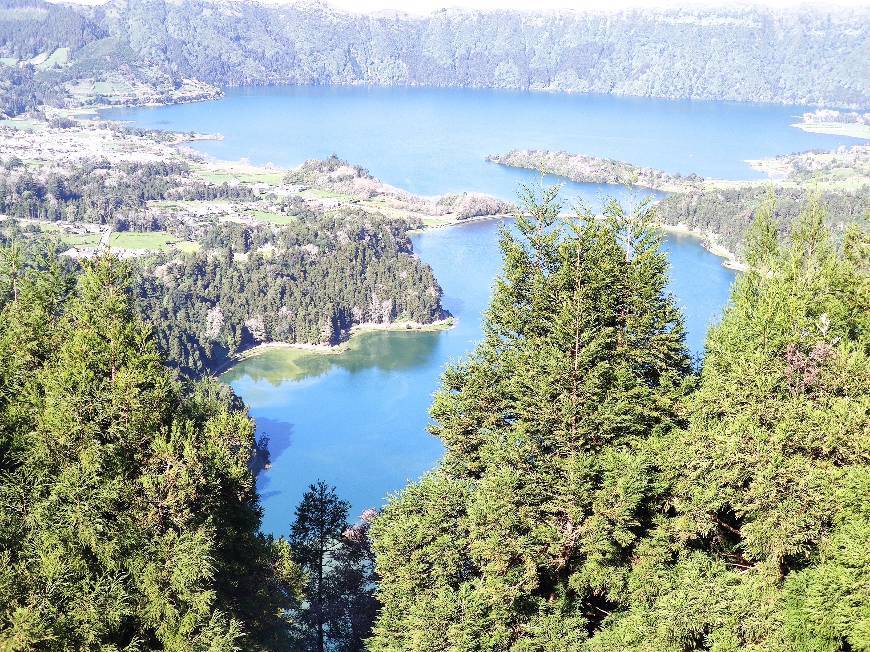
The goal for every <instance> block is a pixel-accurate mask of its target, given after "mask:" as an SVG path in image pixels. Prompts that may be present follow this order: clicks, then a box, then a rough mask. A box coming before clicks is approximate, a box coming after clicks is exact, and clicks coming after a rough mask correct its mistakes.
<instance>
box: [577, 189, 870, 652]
mask: <svg viewBox="0 0 870 652" xmlns="http://www.w3.org/2000/svg"><path fill="white" fill-rule="evenodd" d="M757 220H758V221H757V223H756V224H755V225H753V233H755V234H756V235H757V237H753V238H750V241H751V242H752V243H753V249H752V251H751V252H750V255H749V260H751V261H752V267H751V268H750V269H749V270H748V271H747V272H746V273H745V274H743V275H742V276H741V277H740V278H739V279H738V281H737V282H736V285H735V287H734V290H733V293H732V299H731V303H730V305H729V306H728V308H727V310H726V312H725V314H724V317H723V319H722V322H721V323H720V324H719V325H717V326H715V327H713V328H712V329H711V331H710V334H709V336H708V339H707V344H706V355H705V358H704V365H703V371H702V374H701V379H700V386H699V388H698V390H697V392H695V393H694V394H693V395H692V396H691V397H690V398H689V399H688V400H687V402H686V407H687V411H688V412H689V414H690V415H691V416H690V424H689V427H688V428H687V429H685V430H675V431H674V432H673V433H672V435H671V437H670V438H669V439H668V440H667V441H666V442H665V443H664V445H663V446H662V447H661V449H660V450H661V455H660V460H661V462H660V465H661V467H662V469H663V471H664V473H663V478H662V479H663V480H664V481H665V482H666V484H667V485H669V486H670V491H671V493H672V498H671V499H670V503H671V514H672V518H670V519H668V521H667V522H665V523H663V524H662V526H661V527H660V528H659V529H658V530H657V531H655V532H654V533H652V534H651V535H650V537H649V538H648V540H647V542H645V544H644V546H643V547H642V550H641V554H639V555H638V562H637V563H636V564H635V572H634V577H633V578H632V580H631V582H630V584H631V586H632V587H633V591H632V593H633V597H632V604H633V607H632V609H631V610H630V612H629V613H628V614H626V615H624V617H621V618H619V619H618V620H615V621H614V622H613V623H612V624H611V627H610V629H609V630H608V631H606V632H604V633H602V634H601V635H600V636H598V637H597V638H596V639H595V640H594V644H595V647H594V649H600V650H612V651H614V652H615V651H617V650H619V651H620V652H624V651H626V650H636V651H638V652H640V651H641V650H649V649H656V650H664V651H670V650H673V651H674V652H676V651H681V652H684V651H686V650H716V651H717V652H726V651H727V652H732V651H733V652H737V651H738V650H758V651H769V652H786V651H799V652H811V651H812V652H816V651H818V652H821V651H845V650H851V651H856V650H870V627H868V626H870V593H868V589H867V587H868V586H870V552H868V551H870V510H868V501H867V496H868V495H870V494H868V490H870V393H868V387H870V363H868V357H867V355H868V345H870V339H868V333H870V330H868V327H870V276H868V271H870V266H868V261H870V256H868V239H867V235H866V233H863V234H862V233H860V232H859V231H857V230H854V229H853V230H852V231H850V233H849V234H848V235H847V237H846V242H845V246H844V250H843V252H837V251H836V250H835V248H834V247H833V246H832V245H831V243H830V240H829V235H828V233H827V232H826V230H825V228H824V226H823V224H824V214H823V211H822V210H821V209H820V208H819V205H818V203H817V202H810V204H809V205H808V206H807V207H806V208H805V210H804V213H803V215H802V217H801V220H800V222H799V223H798V225H797V226H796V228H795V229H794V230H793V234H792V240H791V242H790V243H787V244H786V246H783V247H780V246H777V245H776V244H775V243H774V241H773V240H772V239H771V238H770V237H768V235H765V234H769V233H770V225H769V217H768V214H767V213H766V212H765V211H761V212H760V215H759V217H758V218H757Z"/></svg>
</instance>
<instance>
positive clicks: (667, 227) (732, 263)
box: [408, 213, 749, 272]
mask: <svg viewBox="0 0 870 652" xmlns="http://www.w3.org/2000/svg"><path fill="white" fill-rule="evenodd" d="M563 215H564V216H569V215H571V214H570V213H563ZM513 217H514V216H513V215H485V216H481V217H470V218H468V219H465V220H457V221H455V222H449V223H446V224H438V225H433V226H426V227H424V228H422V229H414V230H412V231H408V234H409V235H420V234H423V233H425V232H427V231H435V230H438V229H449V228H454V227H461V226H465V225H466V224H471V223H474V222H489V221H493V220H504V219H510V218H513ZM596 217H598V218H600V217H601V216H600V215H597V216H596ZM652 226H653V227H654V228H657V229H661V230H662V231H666V232H668V233H673V234H676V235H684V236H688V237H690V238H693V239H695V240H698V241H699V243H700V244H701V246H702V247H704V249H706V250H707V251H709V252H710V253H711V254H713V255H714V256H716V257H717V258H721V259H722V266H723V267H725V268H727V269H731V270H734V271H736V272H745V271H746V270H747V269H749V267H748V266H747V265H746V264H745V263H743V262H741V261H740V260H739V259H738V258H737V256H736V254H735V253H734V252H733V251H731V250H730V249H727V248H726V247H723V246H722V245H717V244H715V243H714V242H711V241H710V239H711V238H713V237H715V234H712V233H702V232H701V231H697V230H695V229H691V228H689V227H688V226H686V225H685V224H665V223H664V222H653V223H652Z"/></svg>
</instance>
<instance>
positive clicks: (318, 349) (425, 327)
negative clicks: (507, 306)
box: [210, 315, 458, 377]
mask: <svg viewBox="0 0 870 652" xmlns="http://www.w3.org/2000/svg"><path fill="white" fill-rule="evenodd" d="M457 321H458V320H457V318H456V317H454V316H452V315H451V316H449V317H445V318H444V319H439V320H438V321H434V322H431V323H429V324H423V323H420V322H414V321H397V322H390V323H387V324H378V323H374V322H367V323H363V324H357V325H356V326H354V327H353V328H351V329H350V332H349V333H348V334H347V337H346V339H343V340H342V341H341V342H339V343H338V344H308V343H305V342H263V343H262V344H257V345H255V346H250V347H248V348H245V349H243V350H241V351H239V352H238V353H236V354H235V355H233V356H232V357H231V358H230V359H228V360H227V361H226V362H224V363H223V364H221V365H220V366H218V367H217V369H215V370H213V371H211V372H210V373H211V375H212V376H215V377H218V376H221V375H223V374H225V373H227V372H228V371H230V370H231V369H232V368H233V367H235V366H236V365H237V364H239V363H240V362H244V361H245V360H249V359H251V358H256V357H257V356H259V355H262V354H264V353H268V352H269V351H274V350H292V351H299V352H300V353H312V354H316V355H341V354H342V353H344V352H345V351H347V350H348V349H349V348H350V344H351V342H352V341H353V340H354V338H356V337H358V336H359V335H364V334H365V333H377V332H387V333H405V332H409V333H410V332H414V333H437V332H440V331H447V330H451V329H452V328H455V326H456V323H457Z"/></svg>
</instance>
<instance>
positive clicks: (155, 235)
mask: <svg viewBox="0 0 870 652" xmlns="http://www.w3.org/2000/svg"><path fill="white" fill-rule="evenodd" d="M177 242H178V238H176V237H175V236H174V235H170V234H169V233H166V232H165V231H151V232H149V233H134V232H132V231H124V232H121V233H113V234H112V237H111V239H110V241H109V245H110V246H112V247H118V248H119V249H166V248H168V247H169V245H172V244H175V243H177Z"/></svg>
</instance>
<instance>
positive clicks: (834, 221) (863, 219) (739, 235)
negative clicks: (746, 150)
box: [656, 183, 870, 260]
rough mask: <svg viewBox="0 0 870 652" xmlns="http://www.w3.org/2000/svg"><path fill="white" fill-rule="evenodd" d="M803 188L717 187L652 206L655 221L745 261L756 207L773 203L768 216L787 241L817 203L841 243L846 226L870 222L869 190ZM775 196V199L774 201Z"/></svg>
mask: <svg viewBox="0 0 870 652" xmlns="http://www.w3.org/2000/svg"><path fill="white" fill-rule="evenodd" d="M810 188H811V186H810V187H807V188H778V189H776V191H774V189H773V188H772V187H769V188H764V187H758V186H748V187H739V188H721V189H717V190H706V191H698V192H689V193H677V194H674V195H670V196H668V197H665V198H664V199H663V200H662V201H660V202H659V203H658V204H657V205H656V219H657V220H658V221H659V222H661V223H662V224H669V225H683V226H686V227H688V228H690V229H692V230H694V231H696V232H699V233H702V234H704V235H705V236H706V235H707V234H712V235H711V236H710V240H711V241H712V242H713V243H714V244H717V245H720V246H722V247H725V248H726V249H727V250H729V251H731V252H734V254H735V255H736V257H737V258H738V259H740V260H744V259H745V257H746V251H747V245H748V242H747V238H748V234H749V230H750V226H751V224H752V222H753V220H754V219H755V216H756V215H757V214H758V211H759V209H760V207H764V206H766V205H767V204H768V203H770V202H773V205H772V216H773V220H774V224H775V226H776V231H777V233H778V234H779V238H780V240H781V241H783V242H787V241H788V238H789V237H790V234H791V233H792V231H793V229H794V228H795V225H796V224H797V223H798V222H799V220H800V215H801V211H802V209H803V207H804V206H805V205H806V204H807V202H809V201H816V200H818V201H819V202H820V204H821V205H822V207H823V208H824V209H825V210H824V215H825V223H826V225H827V227H828V228H829V229H830V231H831V234H832V237H833V238H834V240H835V241H836V242H840V241H842V238H843V237H844V235H845V233H846V231H847V230H848V228H849V227H850V226H858V227H860V228H866V226H867V224H868V218H870V186H868V185H866V183H865V184H863V185H862V187H861V188H860V189H858V190H856V191H847V190H826V191H824V192H817V191H815V190H812V189H810ZM774 192H775V196H774Z"/></svg>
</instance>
